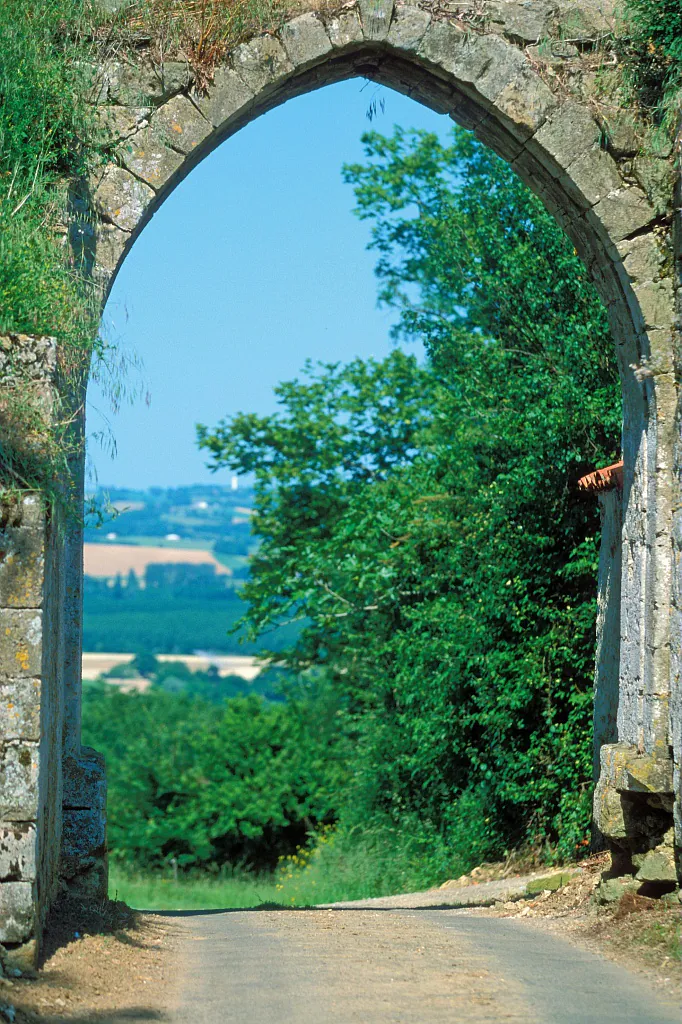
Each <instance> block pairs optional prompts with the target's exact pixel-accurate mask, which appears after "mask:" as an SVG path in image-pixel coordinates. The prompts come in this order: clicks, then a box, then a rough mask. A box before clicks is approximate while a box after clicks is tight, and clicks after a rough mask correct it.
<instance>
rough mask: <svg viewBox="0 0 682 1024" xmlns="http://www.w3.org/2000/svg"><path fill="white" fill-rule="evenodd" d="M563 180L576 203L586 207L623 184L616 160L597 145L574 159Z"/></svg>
mask: <svg viewBox="0 0 682 1024" xmlns="http://www.w3.org/2000/svg"><path fill="white" fill-rule="evenodd" d="M561 182H562V184H563V185H564V188H565V189H566V191H567V192H568V194H569V195H571V196H572V197H573V199H574V200H575V202H576V204H577V205H579V206H582V207H583V208H584V209H588V208H589V207H590V206H594V205H595V203H598V202H599V201H600V200H601V199H604V198H605V197H606V196H608V195H610V194H611V193H612V192H615V191H616V190H617V189H619V188H622V185H623V181H622V179H621V176H620V174H619V172H618V165H617V164H616V161H615V160H614V159H613V157H611V156H609V154H608V153H605V152H604V150H603V149H598V148H596V147H595V148H594V149H590V150H588V151H587V152H586V153H583V154H582V156H579V157H578V159H577V160H574V161H573V163H572V164H571V165H570V167H569V168H568V171H567V173H566V174H565V175H563V176H562V178H561Z"/></svg>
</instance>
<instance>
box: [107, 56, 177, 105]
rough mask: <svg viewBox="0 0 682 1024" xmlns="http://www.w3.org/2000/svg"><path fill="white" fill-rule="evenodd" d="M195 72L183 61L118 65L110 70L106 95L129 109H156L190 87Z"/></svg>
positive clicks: (112, 66)
mask: <svg viewBox="0 0 682 1024" xmlns="http://www.w3.org/2000/svg"><path fill="white" fill-rule="evenodd" d="M191 82H192V70H191V68H190V66H189V64H187V63H185V62H184V61H166V62H165V63H164V64H160V65H156V64H143V63H139V64H118V65H111V66H110V67H109V68H108V74H107V83H106V86H107V88H106V93H107V96H108V97H109V98H110V99H112V100H114V101H115V102H116V103H120V104H122V105H123V106H129V107H147V106H157V105H159V104H161V103H165V102H166V100H169V99H170V98H171V96H174V95H175V94H176V93H178V92H182V90H183V89H187V88H189V86H190V84H191Z"/></svg>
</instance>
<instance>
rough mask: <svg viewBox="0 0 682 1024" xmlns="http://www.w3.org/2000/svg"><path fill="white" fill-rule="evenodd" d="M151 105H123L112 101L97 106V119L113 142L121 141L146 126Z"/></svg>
mask: <svg viewBox="0 0 682 1024" xmlns="http://www.w3.org/2000/svg"><path fill="white" fill-rule="evenodd" d="M151 111H152V108H151V107H121V106H119V105H118V104H115V103H111V104H107V105H106V106H105V105H102V104H100V105H99V106H98V107H97V111H96V113H97V119H98V121H99V124H100V128H101V130H102V132H104V134H105V135H106V136H107V138H108V139H109V140H110V141H112V142H121V141H122V140H123V139H127V138H129V137H130V136H131V135H134V134H135V132H139V130H140V129H141V128H146V127H147V124H148V122H149V115H150V114H151Z"/></svg>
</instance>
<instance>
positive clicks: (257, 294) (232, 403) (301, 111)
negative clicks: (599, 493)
mask: <svg viewBox="0 0 682 1024" xmlns="http://www.w3.org/2000/svg"><path fill="white" fill-rule="evenodd" d="M373 98H376V99H377V101H378V100H379V99H381V98H383V99H384V101H385V111H384V112H383V113H381V111H379V116H378V117H377V119H376V120H375V121H374V122H373V124H372V127H374V128H376V129H377V130H379V131H381V132H384V133H387V134H388V133H390V132H391V130H392V127H393V125H394V124H401V125H402V126H403V127H406V128H411V127H415V128H425V129H428V130H430V131H436V132H438V133H439V134H441V135H443V136H444V135H445V134H446V133H447V132H448V131H449V130H450V128H451V127H452V122H451V121H450V120H449V119H448V118H447V117H443V116H440V115H438V114H435V113H433V112H432V111H430V110H427V109H426V108H425V107H423V106H421V105H420V104H417V103H415V102H414V101H412V100H409V99H407V98H406V97H404V96H400V95H399V94H398V93H394V92H392V91H391V90H386V89H381V90H378V89H377V87H376V86H375V85H374V84H372V83H366V82H364V81H362V80H360V79H354V80H352V81H350V82H343V83H340V84H338V85H334V86H328V87H327V88H325V89H322V90H320V91H318V92H315V93H310V94H308V95H306V96H302V97H299V98H298V99H295V100H290V101H289V102H288V103H286V104H284V105H283V106H281V107H278V108H277V109H276V110H273V111H270V112H269V113H268V114H265V115H263V116H262V117H260V118H259V119H258V120H256V121H254V122H253V123H252V124H250V125H248V126H247V127H246V128H244V129H243V130H242V131H241V132H239V133H238V134H237V135H236V136H234V137H233V138H231V139H228V140H227V141H226V142H224V143H223V144H222V145H221V146H220V147H218V149H217V150H216V151H215V152H214V153H212V154H211V156H209V157H208V158H207V159H206V160H204V162H203V163H202V164H200V165H199V166H198V167H197V168H196V169H195V170H194V171H193V172H192V173H191V174H190V175H189V176H188V177H187V178H186V179H185V181H184V182H183V183H182V184H181V185H180V186H179V187H178V188H177V189H176V191H175V192H174V193H173V194H172V195H171V196H170V197H169V198H168V199H167V200H166V202H165V203H164V205H163V207H162V208H161V209H160V211H159V212H158V213H157V214H156V216H155V217H154V218H153V220H152V221H151V223H150V224H149V225H148V226H147V227H146V228H145V230H144V231H143V233H142V235H141V236H140V238H139V239H138V241H137V242H136V244H135V246H134V247H133V249H132V251H131V253H130V254H129V256H128V258H127V259H126V261H125V264H124V265H123V267H122V269H121V272H120V274H119V276H118V278H117V280H116V282H115V285H114V288H113V291H112V294H111V297H110V299H109V302H108V304H107V309H106V313H105V333H106V335H107V336H108V337H109V338H110V339H111V340H112V341H115V342H116V343H117V345H118V346H119V349H120V352H121V353H122V354H124V355H126V356H133V357H134V358H135V359H136V360H138V361H139V362H141V364H142V369H141V370H135V369H133V370H132V371H130V375H129V378H130V383H131V386H136V385H137V386H138V390H139V388H140V387H141V389H142V391H143V392H145V393H146V392H148V393H149V398H150V400H149V402H148V403H147V402H146V401H145V400H144V399H143V398H142V397H138V398H137V399H136V400H135V401H133V402H132V403H125V404H123V406H122V408H121V410H120V412H119V413H118V414H116V415H114V414H112V412H111V409H110V403H109V402H108V401H107V399H106V398H105V397H104V396H103V395H102V393H101V391H100V389H99V387H98V386H97V385H96V384H94V383H93V384H91V386H90V392H89V402H88V430H89V432H90V434H91V435H93V439H92V440H91V442H90V445H89V449H90V461H91V465H92V467H93V468H94V470H95V472H96V478H97V480H98V482H99V483H100V484H101V485H103V486H131V487H148V486H153V485H159V486H175V485H181V484H189V483H196V482H203V481H208V480H212V481H213V482H218V481H220V480H223V482H227V479H228V474H227V473H223V474H219V475H218V476H213V475H211V474H209V472H208V471H207V470H206V468H205V464H204V463H205V457H204V456H203V455H202V454H201V453H200V452H199V451H198V450H197V447H196V444H195V440H194V436H195V431H194V425H195V424H196V423H197V422H198V421H202V422H204V423H207V424H209V425H212V424H214V423H216V422H217V421H218V420H219V419H220V418H221V417H223V416H229V415H230V414H232V413H235V412H237V411H253V412H259V413H267V412H271V411H273V410H274V408H275V401H274V398H273V395H272V388H273V386H274V385H275V384H276V383H277V381H279V380H284V379H289V378H291V377H294V376H296V374H297V373H298V371H299V370H300V368H301V366H302V365H303V363H304V362H305V360H306V359H308V358H310V359H320V360H325V361H332V360H342V361H346V360H348V359H351V358H353V357H354V356H369V355H373V356H376V357H381V356H383V355H385V354H386V353H387V352H388V351H389V350H390V347H391V342H390V340H389V337H388V332H389V329H390V326H391V322H392V318H391V314H390V313H388V312H387V311H385V310H379V309H378V308H377V304H376V279H375V277H374V274H373V267H374V262H375V256H374V254H373V253H372V252H368V251H367V249H366V246H367V243H368V241H369V233H370V225H369V224H368V223H366V222H362V221H359V220H358V219H357V218H356V217H355V216H354V214H353V212H352V211H353V192H352V189H351V187H350V186H348V185H345V184H344V183H343V181H342V179H341V166H342V164H343V163H344V162H353V161H359V160H361V159H362V158H363V151H362V146H361V143H360V136H361V135H362V133H363V131H365V130H367V129H368V128H369V127H370V125H369V122H368V121H367V118H366V111H367V109H368V107H369V104H370V102H371V100H372V99H373ZM103 429H104V430H105V431H106V430H108V431H110V434H111V435H113V438H114V439H115V442H116V449H117V452H116V457H115V458H114V459H113V460H112V459H111V457H110V455H109V453H108V451H107V450H106V448H107V446H106V445H105V446H102V445H101V444H98V443H97V441H96V440H95V435H97V434H98V433H99V432H101V431H102V430H103Z"/></svg>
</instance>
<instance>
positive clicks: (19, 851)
mask: <svg viewBox="0 0 682 1024" xmlns="http://www.w3.org/2000/svg"><path fill="white" fill-rule="evenodd" d="M35 877H36V830H35V826H34V825H29V824H27V823H26V822H21V823H19V822H17V824H15V825H4V824H2V823H0V882H2V883H3V884H4V883H6V882H32V881H33V880H34V878H35Z"/></svg>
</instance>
